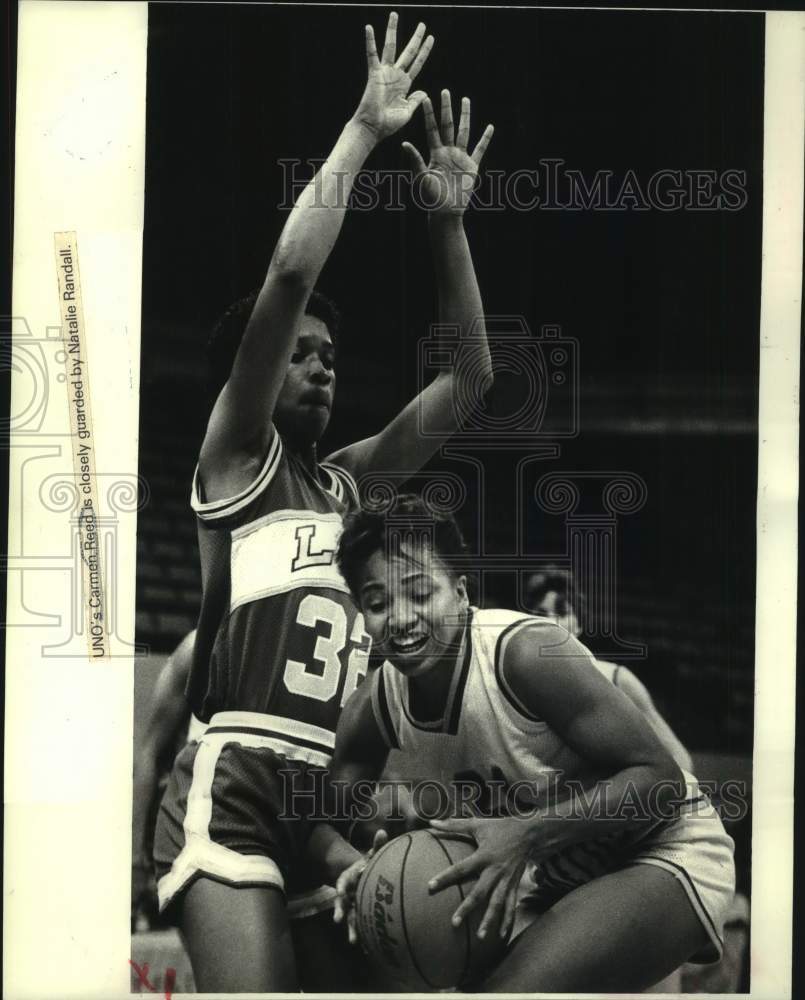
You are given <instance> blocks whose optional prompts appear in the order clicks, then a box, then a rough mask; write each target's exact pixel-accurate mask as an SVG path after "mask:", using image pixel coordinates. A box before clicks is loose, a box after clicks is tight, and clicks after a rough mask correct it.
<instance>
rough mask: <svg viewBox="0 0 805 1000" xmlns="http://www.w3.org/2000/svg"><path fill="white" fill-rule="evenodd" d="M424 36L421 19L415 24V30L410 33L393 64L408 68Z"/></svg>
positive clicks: (399, 67)
mask: <svg viewBox="0 0 805 1000" xmlns="http://www.w3.org/2000/svg"><path fill="white" fill-rule="evenodd" d="M424 37H425V25H424V23H423V22H422V21H420V22H419V24H418V25H417V26H416V31H415V32H414V33H413V35H411V40H410V42H409V43H408V44H407V45H406V46H405V48H404V49H403V50H402V52H401V53H400V54H399V56H398V57H397V62H396V63H395V64H394V65H395V66H397V68H398V69H408V67H409V65H410V64H411V63H412V62H413V60H414V56H415V55H416V54H417V52H419V47H420V45H421V44H422V39H423V38H424Z"/></svg>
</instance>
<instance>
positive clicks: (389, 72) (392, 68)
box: [353, 12, 433, 140]
mask: <svg viewBox="0 0 805 1000" xmlns="http://www.w3.org/2000/svg"><path fill="white" fill-rule="evenodd" d="M423 39H424V41H423ZM432 48H433V36H432V35H428V37H427V38H425V25H424V24H422V23H420V24H418V25H417V29H416V31H415V32H414V34H413V35H412V37H411V40H410V41H409V43H408V44H407V45H406V46H405V48H404V49H403V50H402V52H401V53H400V55H399V57H398V58H397V59H396V60H395V56H396V54H397V15H396V13H394V12H392V13H391V14H390V15H389V20H388V25H387V27H386V41H385V44H384V46H383V55H382V57H380V58H378V55H377V46H376V44H375V33H374V29H373V28H372V26H371V24H367V25H366V61H367V64H368V70H369V78H368V79H367V81H366V89H365V90H364V92H363V97H362V98H361V102H360V104H359V105H358V110H357V111H356V112H355V115H354V116H353V117H354V118H355V120H356V121H358V122H360V123H361V124H362V125H364V126H366V127H367V128H368V129H369V130H370V131H371V132H372V133H373V134H374V135H375V137H376V139H378V140H380V139H383V138H385V137H386V136H387V135H392V134H393V133H394V132H396V131H397V130H398V129H401V128H402V127H403V125H405V124H406V123H407V122H408V121H410V119H411V115H413V113H414V111H416V109H417V108H418V107H419V105H420V104H421V103H422V101H423V100H424V99H425V92H424V91H422V90H416V91H414V93H413V94H409V93H408V91H409V90H410V89H411V84H412V83H413V81H414V80H415V79H416V76H417V74H418V73H419V71H420V70H421V69H422V67H423V66H424V65H425V60H426V59H427V58H428V55H429V53H430V50H431V49H432Z"/></svg>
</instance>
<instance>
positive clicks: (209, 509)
mask: <svg viewBox="0 0 805 1000" xmlns="http://www.w3.org/2000/svg"><path fill="white" fill-rule="evenodd" d="M282 451H283V448H282V441H281V440H280V436H279V434H278V433H277V431H276V430H275V431H274V437H273V438H272V441H271V444H270V446H269V449H268V454H267V455H266V460H265V462H264V463H263V467H262V468H261V469H260V472H259V473H258V474H257V476H256V478H255V479H254V481H253V482H252V483H250V484H249V485H248V486H247V487H246V489H244V490H241V491H240V493H237V494H235V496H233V497H228V498H225V499H223V500H210V501H203V500H202V499H201V496H200V490H199V487H200V483H199V472H198V465H196V471H195V472H194V473H193V488H192V490H191V493H190V506H191V507H192V508H193V510H194V511H195V512H196V514H197V515H198V517H199V518H200V519H201V520H202V521H215V520H220V519H221V518H224V517H229V516H230V514H235V513H237V511H239V510H241V509H242V508H243V507H245V506H246V505H247V504H250V503H251V502H252V501H253V500H255V499H256V498H257V497H258V496H259V495H260V494H261V493H262V492H263V490H265V488H266V487H267V486H268V484H269V483H270V482H271V480H272V479H273V478H274V474H275V473H276V471H277V469H278V467H279V464H280V459H281V458H282Z"/></svg>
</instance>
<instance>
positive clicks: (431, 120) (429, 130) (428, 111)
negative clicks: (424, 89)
mask: <svg viewBox="0 0 805 1000" xmlns="http://www.w3.org/2000/svg"><path fill="white" fill-rule="evenodd" d="M422 110H423V111H424V112H425V135H426V136H427V138H428V149H430V150H434V149H438V148H439V146H441V144H442V140H441V137H440V135H439V128H438V126H437V124H436V116H435V115H434V113H433V105H432V104H431V100H430V98H429V97H425V99H424V101H423V102H422Z"/></svg>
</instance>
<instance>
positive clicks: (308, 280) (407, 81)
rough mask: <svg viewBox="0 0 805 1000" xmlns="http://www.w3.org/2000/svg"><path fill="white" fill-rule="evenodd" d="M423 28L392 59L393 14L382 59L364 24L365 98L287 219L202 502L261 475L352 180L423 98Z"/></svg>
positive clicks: (212, 426) (224, 403)
mask: <svg viewBox="0 0 805 1000" xmlns="http://www.w3.org/2000/svg"><path fill="white" fill-rule="evenodd" d="M424 34H425V26H424V25H423V24H420V25H419V27H418V28H417V30H416V32H415V33H414V36H413V37H412V38H411V41H410V42H409V44H408V45H407V46H406V47H405V49H404V50H403V52H402V53H401V55H400V57H399V58H398V59H396V62H395V56H396V36H397V15H396V14H393V13H392V14H391V15H390V17H389V21H388V27H387V30H386V42H385V46H384V48H383V54H382V60H381V58H379V57H378V54H377V49H376V47H375V39H374V33H373V31H372V28H371V26H370V25H367V27H366V55H367V63H368V79H367V83H366V89H365V90H364V93H363V96H362V98H361V102H360V104H359V106H358V108H357V110H356V111H355V114H354V115H353V116H352V118H350V120H349V121H348V122H347V124H346V125H345V126H344V129H343V131H342V132H341V135H340V136H339V138H338V140H337V142H336V144H335V146H334V147H333V149H332V151H331V153H330V155H329V157H328V158H327V160H326V161H325V163H324V164H323V165H322V167H321V169H320V170H319V171H318V173H317V174H316V176H315V177H314V178H313V180H312V181H311V182H310V183H309V184H308V185H307V187H306V188H305V189H304V191H303V192H302V194H301V195H300V196H299V199H298V200H297V202H296V204H295V205H294V208H293V210H292V211H291V214H290V215H289V217H288V220H287V222H286V223H285V226H284V228H283V230H282V234H281V235H280V238H279V241H278V243H277V245H276V247H275V249H274V253H273V255H272V257H271V262H270V264H269V267H268V271H267V273H266V277H265V280H264V282H263V286H262V288H261V289H260V293H259V295H258V297H257V301H256V303H255V306H254V310H253V311H252V315H251V317H250V318H249V322H248V324H247V326H246V329H245V331H244V334H243V339H242V341H241V344H240V347H239V349H238V352H237V355H236V357H235V360H234V363H233V366H232V372H231V374H230V376H229V380H228V382H227V383H226V385H225V386H224V388H223V389H222V390H221V394H220V395H219V397H218V399H217V401H216V403H215V406H214V408H213V411H212V414H211V416H210V420H209V424H208V426H207V432H206V435H205V438H204V441H203V444H202V447H201V453H200V457H199V472H200V475H201V480H202V483H203V485H204V491H205V496H206V499H207V500H208V501H211V500H221V499H225V498H227V497H231V496H234V495H236V494H237V493H238V492H240V491H241V490H243V489H245V488H246V487H248V485H249V484H250V483H251V482H252V481H253V480H254V478H255V476H256V475H257V473H258V472H259V469H260V467H261V465H262V463H263V461H264V459H265V456H266V453H267V450H268V447H269V444H270V440H271V438H272V435H273V434H274V431H273V428H272V425H271V419H272V416H273V413H274V407H275V404H276V402H277V398H278V396H279V392H280V389H281V388H282V384H283V381H284V379H285V375H286V371H287V367H288V362H289V360H290V356H291V353H292V351H293V348H294V345H295V342H296V336H297V331H298V328H299V323H300V321H301V318H302V315H303V314H304V309H305V305H306V303H307V300H308V298H309V296H310V293H311V291H312V290H313V287H314V285H315V283H316V280H317V279H318V276H319V274H320V272H321V269H322V268H323V266H324V264H325V262H326V261H327V258H328V257H329V255H330V252H331V250H332V249H333V246H334V245H335V242H336V239H337V237H338V234H339V232H340V230H341V225H342V222H343V220H344V214H345V211H346V206H347V203H348V200H349V195H350V192H351V190H352V184H353V182H354V179H355V176H356V175H357V173H358V171H359V170H360V169H361V167H362V166H363V163H364V161H365V160H366V157H367V156H368V155H369V153H370V152H371V151H372V149H373V148H374V147H375V145H377V143H378V142H379V141H380V140H381V139H383V138H384V137H385V136H387V135H391V134H392V133H393V132H396V131H397V129H399V128H401V127H402V126H403V125H404V124H405V123H406V122H407V121H408V120H409V119H410V117H411V115H412V114H413V112H414V109H415V108H416V107H417V106H418V104H419V103H420V102H421V100H422V99H423V98H424V94H423V93H422V92H416V93H413V94H411V95H410V96H408V91H409V89H410V87H411V82H412V80H413V79H414V77H415V76H416V75H417V73H418V72H419V70H420V69H421V68H422V65H423V64H424V62H425V60H426V59H427V56H428V53H429V51H430V48H431V46H432V44H433V39H432V38H428V39H424ZM423 39H424V41H423Z"/></svg>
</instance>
